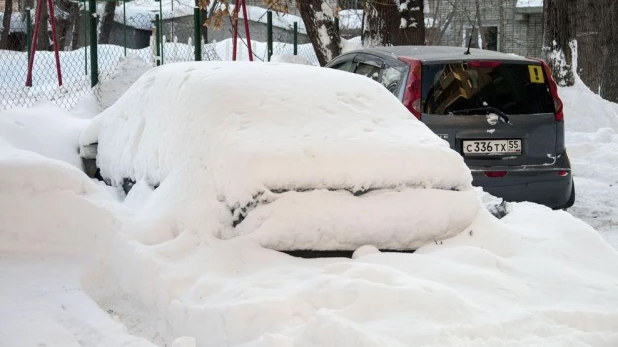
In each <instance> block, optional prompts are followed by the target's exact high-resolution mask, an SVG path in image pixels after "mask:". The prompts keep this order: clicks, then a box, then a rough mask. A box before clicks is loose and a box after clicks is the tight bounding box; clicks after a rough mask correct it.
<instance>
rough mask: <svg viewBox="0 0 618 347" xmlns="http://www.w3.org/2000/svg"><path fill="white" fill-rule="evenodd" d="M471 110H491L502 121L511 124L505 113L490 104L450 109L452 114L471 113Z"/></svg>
mask: <svg viewBox="0 0 618 347" xmlns="http://www.w3.org/2000/svg"><path fill="white" fill-rule="evenodd" d="M472 112H493V113H495V114H496V115H497V116H498V117H499V118H500V120H501V121H502V122H503V123H506V124H511V120H510V119H509V117H508V116H507V115H506V113H504V112H502V111H500V110H499V109H497V108H495V107H491V106H485V107H479V108H468V109H465V110H457V111H451V112H450V113H451V114H453V115H456V114H461V113H472Z"/></svg>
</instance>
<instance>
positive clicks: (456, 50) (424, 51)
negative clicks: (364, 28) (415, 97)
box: [350, 46, 536, 62]
mask: <svg viewBox="0 0 618 347" xmlns="http://www.w3.org/2000/svg"><path fill="white" fill-rule="evenodd" d="M465 51H466V48H465V47H449V46H391V47H378V48H366V49H360V50H355V51H352V52H350V53H370V54H375V55H380V56H390V57H392V56H393V55H394V56H396V57H407V58H414V59H419V60H421V61H426V62H430V61H448V60H462V59H463V60H473V59H498V60H509V61H520V62H536V61H535V60H532V59H529V58H524V57H522V56H519V55H515V54H508V53H501V52H496V51H491V50H486V49H475V48H473V49H470V54H469V55H466V54H464V52H465Z"/></svg>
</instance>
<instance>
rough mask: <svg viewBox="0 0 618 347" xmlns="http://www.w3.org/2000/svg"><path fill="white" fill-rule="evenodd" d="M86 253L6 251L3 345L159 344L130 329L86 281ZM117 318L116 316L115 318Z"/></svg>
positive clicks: (0, 266)
mask: <svg viewBox="0 0 618 347" xmlns="http://www.w3.org/2000/svg"><path fill="white" fill-rule="evenodd" d="M84 267H85V266H84V259H83V258H80V257H76V256H71V255H65V254H58V253H47V252H36V253H35V252H33V253H29V252H24V251H23V250H19V251H18V252H2V253H0V278H2V285H1V286H0V338H2V342H1V343H0V344H1V345H2V346H6V347H19V346H46V347H52V346H62V347H73V346H75V347H77V346H114V347H122V346H126V347H128V346H131V347H155V345H154V344H153V343H151V342H150V341H148V340H146V339H145V338H142V337H137V336H131V335H129V334H127V329H126V327H125V326H124V325H123V324H122V323H120V322H118V320H117V319H118V318H117V316H115V315H113V312H111V313H108V312H105V311H103V310H101V309H100V308H99V306H97V303H96V302H95V301H93V300H92V298H91V297H90V296H88V294H86V293H85V292H84V291H83V289H82V287H81V283H80V280H79V278H80V276H81V274H82V273H83V271H84ZM114 318H115V319H114Z"/></svg>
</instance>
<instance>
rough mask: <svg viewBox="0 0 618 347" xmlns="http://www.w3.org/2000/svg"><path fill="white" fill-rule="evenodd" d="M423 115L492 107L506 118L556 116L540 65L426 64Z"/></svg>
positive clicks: (498, 63)
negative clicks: (514, 115)
mask: <svg viewBox="0 0 618 347" xmlns="http://www.w3.org/2000/svg"><path fill="white" fill-rule="evenodd" d="M422 97H423V100H422V101H423V103H422V111H423V113H427V114H437V115H445V114H449V113H451V112H456V111H461V110H468V109H479V108H484V107H491V108H495V109H498V110H500V111H502V112H504V113H505V114H536V113H553V112H554V105H553V101H552V97H551V92H550V90H549V86H548V84H547V78H546V76H544V74H543V68H542V67H541V66H540V65H527V64H513V63H505V62H459V63H448V64H442V63H440V64H431V63H429V64H427V63H425V64H423V69H422Z"/></svg>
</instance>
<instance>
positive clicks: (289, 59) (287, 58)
mask: <svg viewBox="0 0 618 347" xmlns="http://www.w3.org/2000/svg"><path fill="white" fill-rule="evenodd" d="M270 62H271V63H289V64H300V65H313V64H312V63H311V62H310V61H308V60H307V59H305V58H303V57H301V56H299V55H290V54H275V55H273V56H272V57H271V58H270Z"/></svg>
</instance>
